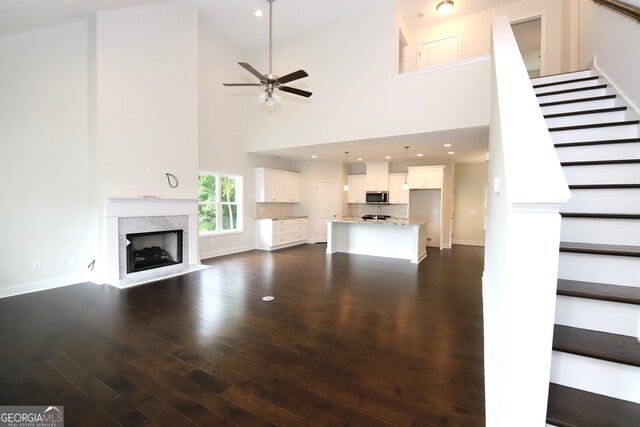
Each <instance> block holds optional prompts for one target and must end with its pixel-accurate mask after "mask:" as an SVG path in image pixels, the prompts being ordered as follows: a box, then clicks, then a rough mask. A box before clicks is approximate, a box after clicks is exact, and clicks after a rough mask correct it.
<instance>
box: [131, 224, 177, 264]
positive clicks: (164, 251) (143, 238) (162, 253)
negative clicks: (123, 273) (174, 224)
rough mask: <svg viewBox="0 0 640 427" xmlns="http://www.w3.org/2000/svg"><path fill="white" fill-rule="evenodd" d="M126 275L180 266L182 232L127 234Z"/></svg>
mask: <svg viewBox="0 0 640 427" xmlns="http://www.w3.org/2000/svg"><path fill="white" fill-rule="evenodd" d="M126 238H127V274H129V273H135V272H137V271H144V270H151V269H153V268H160V267H166V266H169V265H174V264H182V230H168V231H153V232H149V233H134V234H127V236H126Z"/></svg>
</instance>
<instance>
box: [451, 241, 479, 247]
mask: <svg viewBox="0 0 640 427" xmlns="http://www.w3.org/2000/svg"><path fill="white" fill-rule="evenodd" d="M453 244H454V245H466V246H484V242H483V241H481V240H454V241H453Z"/></svg>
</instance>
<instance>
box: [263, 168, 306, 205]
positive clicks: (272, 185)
mask: <svg viewBox="0 0 640 427" xmlns="http://www.w3.org/2000/svg"><path fill="white" fill-rule="evenodd" d="M256 202H271V203H298V202H300V174H297V173H295V172H287V171H281V170H276V169H268V168H256Z"/></svg>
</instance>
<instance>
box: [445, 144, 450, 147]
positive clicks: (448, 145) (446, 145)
mask: <svg viewBox="0 0 640 427" xmlns="http://www.w3.org/2000/svg"><path fill="white" fill-rule="evenodd" d="M443 147H451V144H444V145H443Z"/></svg>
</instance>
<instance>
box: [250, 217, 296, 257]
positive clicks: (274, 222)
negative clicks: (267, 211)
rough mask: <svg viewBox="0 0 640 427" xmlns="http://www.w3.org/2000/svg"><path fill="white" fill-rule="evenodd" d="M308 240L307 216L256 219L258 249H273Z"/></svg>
mask: <svg viewBox="0 0 640 427" xmlns="http://www.w3.org/2000/svg"><path fill="white" fill-rule="evenodd" d="M306 241H307V218H291V219H258V220H256V249H263V250H267V251H270V250H273V249H279V248H284V247H286V246H293V245H300V244H302V243H305V242H306Z"/></svg>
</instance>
